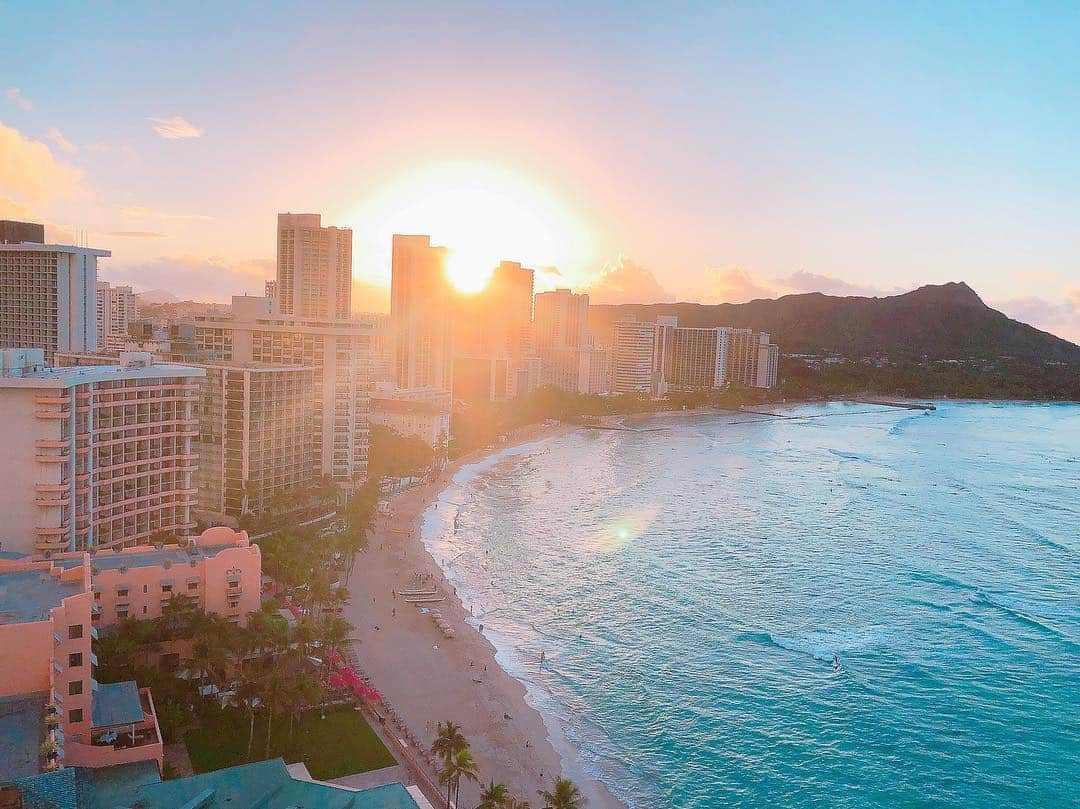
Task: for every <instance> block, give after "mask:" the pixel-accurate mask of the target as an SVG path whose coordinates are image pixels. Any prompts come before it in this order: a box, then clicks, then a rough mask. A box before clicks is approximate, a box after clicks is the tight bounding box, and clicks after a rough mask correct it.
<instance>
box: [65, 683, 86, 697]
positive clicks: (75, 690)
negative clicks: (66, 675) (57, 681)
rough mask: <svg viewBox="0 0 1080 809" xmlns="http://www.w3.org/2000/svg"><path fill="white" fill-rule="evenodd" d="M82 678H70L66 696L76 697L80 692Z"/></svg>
mask: <svg viewBox="0 0 1080 809" xmlns="http://www.w3.org/2000/svg"><path fill="white" fill-rule="evenodd" d="M82 686H83V684H82V680H72V681H71V682H70V683H68V696H69V697H77V696H79V694H81V693H82Z"/></svg>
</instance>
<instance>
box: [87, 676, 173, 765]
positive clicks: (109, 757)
mask: <svg viewBox="0 0 1080 809" xmlns="http://www.w3.org/2000/svg"><path fill="white" fill-rule="evenodd" d="M91 714H92V722H91V730H90V743H89V744H84V743H78V742H70V741H69V742H68V744H67V745H66V746H65V749H66V752H67V755H66V757H65V763H66V764H68V765H74V766H79V767H111V766H113V765H116V764H130V763H132V762H135V761H154V762H156V763H157V765H158V769H159V770H160V769H161V767H162V758H163V752H164V751H163V747H162V742H161V728H160V727H159V726H158V721H157V713H156V711H155V709H154V700H153V697H152V696H151V695H150V689H149V688H142V689H140V688H139V687H138V685H136V684H135V683H134V682H133V681H127V682H122V683H109V684H107V685H102V686H100V687H99V688H98V689H97V690H96V691H95V692H94V695H93V703H92V710H91Z"/></svg>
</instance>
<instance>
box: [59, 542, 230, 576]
mask: <svg viewBox="0 0 1080 809" xmlns="http://www.w3.org/2000/svg"><path fill="white" fill-rule="evenodd" d="M188 547H189V548H190V549H191V550H190V552H189V551H188V550H187V549H184V548H178V547H175V546H170V547H165V548H162V549H161V550H156V549H147V548H146V546H141V549H138V550H137V549H131V550H126V551H117V552H116V553H99V554H95V555H94V556H92V557H90V564H91V566H92V567H94V568H97V569H98V570H119V569H120V568H122V567H126V568H132V567H171V566H173V565H176V566H182V565H190V563H191V562H192V560H194V561H196V562H198V561H199V560H201V559H208V558H210V557H212V556H217V555H218V554H219V553H220V552H221V551H224V550H228V549H229V548H236V547H239V546H237V545H202V546H200V545H196V544H195V543H192V544H191V545H189V546H188ZM52 562H53V564H54V565H57V566H59V567H62V568H65V569H67V568H72V567H78V566H79V565H81V564H82V554H77V555H72V556H65V557H64V558H61V559H58V558H56V557H53V560H52Z"/></svg>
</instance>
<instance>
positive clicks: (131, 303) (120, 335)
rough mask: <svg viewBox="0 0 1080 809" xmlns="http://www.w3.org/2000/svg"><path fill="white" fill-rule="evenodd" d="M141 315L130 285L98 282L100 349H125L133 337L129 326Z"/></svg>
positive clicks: (98, 334) (98, 339)
mask: <svg viewBox="0 0 1080 809" xmlns="http://www.w3.org/2000/svg"><path fill="white" fill-rule="evenodd" d="M138 317H139V306H138V302H137V301H136V298H135V293H134V292H132V290H131V287H130V286H115V287H114V286H113V285H112V284H110V283H109V282H108V281H98V282H97V347H98V350H99V351H123V349H124V347H125V346H126V345H127V344H128V342H129V340H130V339H131V335H130V334H129V331H128V329H129V327H130V325H131V324H132V323H134V322H135V321H136V320H137V319H138Z"/></svg>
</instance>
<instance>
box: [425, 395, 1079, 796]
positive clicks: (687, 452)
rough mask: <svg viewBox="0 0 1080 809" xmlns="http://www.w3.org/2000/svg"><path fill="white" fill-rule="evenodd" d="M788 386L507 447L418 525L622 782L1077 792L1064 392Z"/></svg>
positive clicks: (513, 655)
mask: <svg viewBox="0 0 1080 809" xmlns="http://www.w3.org/2000/svg"><path fill="white" fill-rule="evenodd" d="M868 411H871V412H868ZM786 412H789V413H791V414H794V415H801V416H813V418H805V419H788V420H776V419H760V418H757V417H753V416H745V415H734V414H727V415H709V416H702V415H679V416H664V417H659V418H655V419H651V420H649V421H647V422H643V423H642V424H640V425H639V426H643V427H648V428H655V429H650V430H649V431H647V432H610V431H605V432H602V431H579V432H576V433H573V434H570V435H568V436H566V437H562V438H557V439H552V440H549V441H546V442H543V443H541V444H538V445H532V446H526V447H523V448H518V449H516V450H511V451H507V452H505V453H502V454H500V455H498V456H495V457H493V458H491V459H488V460H487V461H485V462H482V463H480V464H477V465H474V466H472V467H467V468H465V469H464V470H462V471H461V472H459V474H458V475H457V477H456V478H455V482H454V484H453V485H452V486H451V487H450V488H449V489H448V490H447V491H446V492H444V493H443V495H442V497H441V498H440V500H439V502H438V504H437V505H436V506H435V507H433V509H432V510H430V511H429V512H428V514H427V515H426V517H425V525H424V535H425V541H426V542H427V543H428V545H429V547H430V548H431V549H432V551H433V553H434V555H435V556H436V558H438V559H440V560H441V561H442V562H443V563H444V567H445V568H446V569H447V570H448V572H449V574H450V576H451V578H452V579H453V581H454V582H455V583H456V584H457V586H458V587H459V590H460V592H461V593H462V595H463V599H464V601H465V602H466V604H471V605H472V609H473V612H474V614H475V616H476V619H477V622H483V623H484V624H485V632H487V634H488V635H489V636H490V637H492V639H493V640H494V641H495V643H496V645H497V647H498V649H499V660H500V662H501V663H502V664H503V666H504V667H505V668H507V669H508V670H509V671H510V672H511V673H512V674H514V675H515V676H517V677H519V678H520V679H521V680H522V681H523V682H525V684H526V685H527V687H528V689H529V694H530V700H531V701H532V702H533V704H535V705H536V706H537V707H538V708H539V709H540V710H541V711H542V712H543V713H544V714H545V716H546V717H547V718H548V719H549V724H551V725H552V726H553V727H555V728H557V730H558V732H559V734H560V735H564V736H565V738H566V739H567V740H569V742H570V744H571V745H573V746H574V747H575V748H577V749H579V750H580V761H579V764H580V766H583V767H585V768H586V769H587V770H588V771H589V772H591V773H593V774H594V775H596V776H598V777H600V778H602V779H603V780H604V781H605V782H606V783H607V784H608V786H609V788H610V789H611V791H612V792H613V793H614V794H616V795H617V796H618V797H620V798H621V799H623V800H624V801H626V802H627V803H628V804H629V805H630V806H632V807H635V809H651V808H652V807H658V808H659V807H679V809H682V808H683V807H694V808H695V809H697V808H704V807H718V806H727V805H740V806H841V807H844V806H851V807H855V806H860V807H861V806H874V805H887V806H974V807H984V806H985V807H991V806H995V807H996V806H1054V807H1057V806H1067V805H1073V806H1077V805H1080V406H1078V405H1036V404H982V403H943V404H941V405H940V407H939V409H938V410H937V411H936V412H933V413H929V414H925V415H923V414H921V413H917V412H912V411H886V410H883V409H881V408H875V407H872V406H866V405H856V404H846V405H843V404H832V405H827V406H825V405H814V406H803V407H797V408H793V409H791V410H789V411H786ZM541 651H543V652H544V654H545V656H546V662H545V664H544V667H543V671H542V672H541V671H538V659H539V655H540V653H541ZM834 655H835V656H838V657H839V659H840V664H841V665H840V669H839V670H835V669H834V664H833V657H834Z"/></svg>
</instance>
